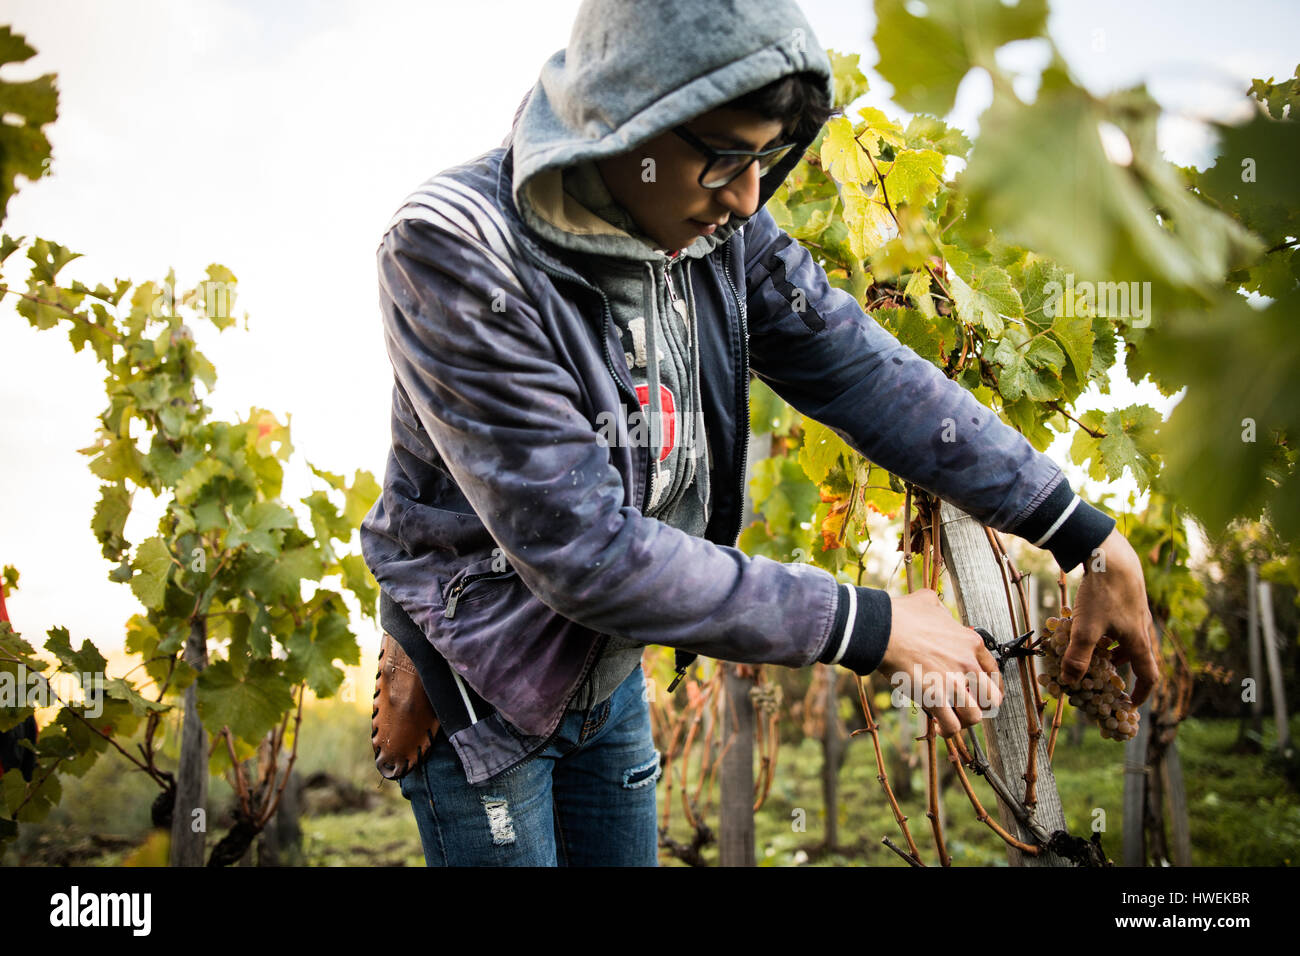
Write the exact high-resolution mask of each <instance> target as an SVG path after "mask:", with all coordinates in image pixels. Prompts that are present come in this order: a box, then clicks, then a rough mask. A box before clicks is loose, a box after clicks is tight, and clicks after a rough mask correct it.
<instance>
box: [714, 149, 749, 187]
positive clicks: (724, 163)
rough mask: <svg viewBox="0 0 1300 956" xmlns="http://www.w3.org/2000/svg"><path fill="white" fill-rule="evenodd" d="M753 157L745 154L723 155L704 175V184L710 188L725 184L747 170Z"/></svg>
mask: <svg viewBox="0 0 1300 956" xmlns="http://www.w3.org/2000/svg"><path fill="white" fill-rule="evenodd" d="M752 162H753V159H752V158H751V159H746V158H745V157H743V156H723V157H721V158H720V159H719V160H718V161H717V162H716V163H714V164H713V165H712V166H710V167H709V171H708V172H707V173H706V174H705V176H704V185H705V187H706V188H708V189H717V188H718V187H720V186H725V185H727V183H729V182H731V181H732V180H733V179H735V178H736V177H737V176H739V175H740V174H741V173H743V172H744V171H745V169H746V168H747V167H748V166H749V164H750V163H752Z"/></svg>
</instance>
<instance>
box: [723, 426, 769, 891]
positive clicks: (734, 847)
mask: <svg viewBox="0 0 1300 956" xmlns="http://www.w3.org/2000/svg"><path fill="white" fill-rule="evenodd" d="M770 451H771V440H770V439H769V438H768V436H766V435H754V434H751V435H750V436H749V455H748V457H747V461H748V466H749V468H752V467H753V463H754V462H755V461H757V460H758V459H759V458H764V457H767V455H768V454H770ZM753 520H754V499H753V496H752V495H751V494H750V492H749V474H746V475H745V507H744V515H743V517H742V519H741V522H740V526H741V527H742V528H744V527H747V526H748V525H749V523H750V522H751V521H753ZM722 667H723V669H724V672H725V675H726V676H725V677H724V679H723V693H724V698H723V718H722V739H723V741H724V747H725V748H726V749H725V750H724V751H723V754H722V783H721V788H722V793H721V797H720V804H721V805H720V806H719V817H720V819H719V821H718V830H719V833H718V862H719V864H721V865H722V866H753V865H754V701H753V699H752V698H751V697H750V691H751V690H753V689H754V678H753V677H752V676H749V675H750V674H752V671H751V670H750V669H749V668H745V669H744V670H743V671H742V670H740V668H739V665H736V664H732V663H729V662H722Z"/></svg>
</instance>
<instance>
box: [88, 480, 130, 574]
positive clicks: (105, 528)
mask: <svg viewBox="0 0 1300 956" xmlns="http://www.w3.org/2000/svg"><path fill="white" fill-rule="evenodd" d="M130 513H131V495H130V494H128V493H127V490H126V487H125V486H124V485H121V484H116V485H101V486H100V488H99V503H98V504H96V505H95V516H94V517H93V518H91V519H90V530H91V531H93V532H94V534H95V540H96V541H98V542H99V544H100V550H101V551H102V553H103V555H104V557H105V558H107V559H108V560H109V561H117V560H120V559H121V557H122V552H123V551H125V550H126V549H127V548H128V547H130V544H129V542H128V541H127V540H126V538H124V537H123V536H122V535H123V532H124V531H125V529H126V519H127V516H128V515H129V514H130Z"/></svg>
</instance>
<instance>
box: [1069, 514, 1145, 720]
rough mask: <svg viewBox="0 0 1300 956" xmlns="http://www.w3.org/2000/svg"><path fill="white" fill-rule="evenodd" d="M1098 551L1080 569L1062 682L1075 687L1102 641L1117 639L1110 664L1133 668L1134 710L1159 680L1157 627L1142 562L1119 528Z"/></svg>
mask: <svg viewBox="0 0 1300 956" xmlns="http://www.w3.org/2000/svg"><path fill="white" fill-rule="evenodd" d="M1098 550H1099V551H1100V552H1101V554H1100V555H1098V554H1097V553H1096V552H1094V553H1093V555H1092V556H1090V557H1089V558H1088V559H1087V560H1086V561H1085V562H1084V565H1083V581H1082V582H1080V584H1079V591H1078V593H1077V594H1076V595H1075V605H1076V606H1075V608H1074V613H1073V615H1072V621H1071V624H1070V646H1069V647H1067V648H1066V650H1065V659H1064V662H1063V664H1062V667H1061V680H1062V682H1063V683H1068V684H1074V683H1077V682H1078V681H1079V680H1081V679H1082V678H1083V675H1084V674H1085V673H1087V670H1088V664H1089V663H1090V662H1091V661H1092V654H1093V651H1094V649H1095V648H1096V647H1097V644H1098V643H1099V642H1100V641H1101V640H1102V639H1103V637H1105V638H1108V639H1114V640H1117V641H1119V647H1118V648H1117V649H1116V650H1115V652H1114V653H1113V654H1112V655H1111V661H1112V663H1114V665H1115V666H1116V667H1117V668H1118V667H1120V666H1121V665H1123V664H1124V663H1125V662H1128V663H1130V664H1132V665H1133V673H1134V674H1136V675H1137V683H1136V685H1135V686H1134V688H1133V694H1132V697H1133V704H1134V706H1138V705H1141V703H1142V702H1143V701H1144V700H1146V699H1147V695H1148V694H1149V693H1150V692H1151V688H1152V687H1154V686H1155V684H1156V682H1157V681H1158V680H1159V679H1160V671H1159V669H1158V668H1157V667H1156V647H1157V644H1156V628H1155V622H1153V621H1152V620H1151V610H1150V608H1149V607H1148V605H1147V587H1146V581H1145V579H1144V578H1143V577H1142V563H1141V561H1140V560H1139V558H1138V556H1137V554H1136V553H1135V552H1134V551H1133V546H1132V545H1130V544H1129V543H1128V539H1127V538H1125V537H1124V536H1123V535H1122V534H1120V533H1119V529H1118V528H1116V529H1113V530H1112V531H1111V533H1110V536H1109V537H1107V538H1106V540H1105V541H1103V542H1102V543H1101V547H1100V548H1099V549H1098ZM1094 563H1095V564H1096V567H1095V568H1094Z"/></svg>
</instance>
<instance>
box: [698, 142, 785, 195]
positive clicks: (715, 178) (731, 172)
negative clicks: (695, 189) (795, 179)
mask: <svg viewBox="0 0 1300 956" xmlns="http://www.w3.org/2000/svg"><path fill="white" fill-rule="evenodd" d="M792 146H793V144H792V145H791V146H787V147H785V149H782V150H779V151H777V152H775V153H772V154H771V155H770V156H764V157H763V158H762V159H760V160H758V174H759V175H760V176H766V175H767V174H768V172H769V171H770V170H771V169H772V168H773V167H775V166H776V164H777V163H779V162H781V160H783V159H785V157H786V156H787V155H789V153H790V150H791V148H792ZM752 162H754V158H753V157H748V158H747V157H744V156H723V157H721V158H719V159H718V161H717V162H715V163H714V164H713V165H712V166H710V167H709V171H708V173H707V174H706V175H705V177H704V186H705V188H707V189H719V188H721V187H723V186H725V185H727V184H728V183H729V182H731V181H732V180H734V179H735V178H736V177H737V176H739V175H740V174H741V173H743V172H744V171H745V170H746V169H748V168H749V164H750V163H752Z"/></svg>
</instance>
